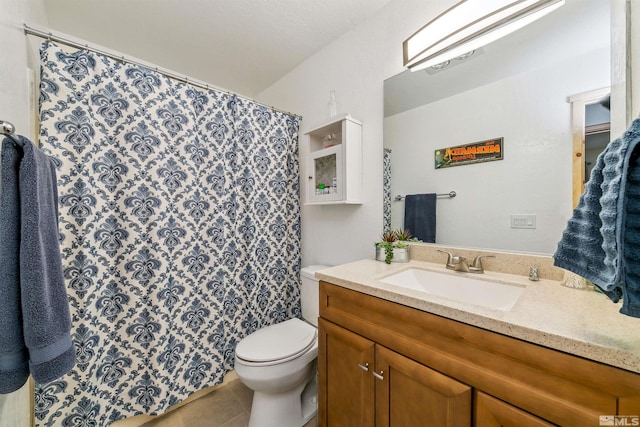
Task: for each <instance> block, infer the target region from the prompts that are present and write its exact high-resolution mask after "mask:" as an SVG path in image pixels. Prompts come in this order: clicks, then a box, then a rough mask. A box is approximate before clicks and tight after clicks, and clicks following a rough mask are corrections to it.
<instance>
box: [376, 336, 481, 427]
mask: <svg viewBox="0 0 640 427" xmlns="http://www.w3.org/2000/svg"><path fill="white" fill-rule="evenodd" d="M375 374H376V375H375V376H376V385H375V387H376V426H383V427H387V426H393V427H403V426H406V427H415V426H439V427H450V426H451V427H453V426H465V427H468V426H470V425H471V388H470V387H469V386H467V385H466V384H463V383H461V382H459V381H456V380H454V379H452V378H450V377H447V376H446V375H443V374H441V373H439V372H437V371H434V370H433V369H430V368H428V367H426V366H424V365H421V364H419V363H417V362H415V361H413V360H411V359H409V358H407V357H405V356H402V355H401V354H398V353H396V352H394V351H391V350H389V349H387V348H385V347H383V346H381V345H379V344H378V345H377V346H376V370H375Z"/></svg>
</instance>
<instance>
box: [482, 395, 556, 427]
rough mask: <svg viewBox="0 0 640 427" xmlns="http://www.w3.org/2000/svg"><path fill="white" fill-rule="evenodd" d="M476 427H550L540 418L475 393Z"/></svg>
mask: <svg viewBox="0 0 640 427" xmlns="http://www.w3.org/2000/svg"><path fill="white" fill-rule="evenodd" d="M475 425H476V427H551V426H554V425H555V424H550V423H548V422H546V421H544V420H543V419H541V418H538V417H536V416H535V415H532V414H530V413H528V412H525V411H522V410H520V409H518V408H516V407H515V406H511V405H509V404H508V403H506V402H503V401H502V400H498V399H496V398H495V397H492V396H489V395H488V394H485V393H482V392H479V391H477V392H476V422H475Z"/></svg>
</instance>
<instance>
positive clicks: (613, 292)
mask: <svg viewBox="0 0 640 427" xmlns="http://www.w3.org/2000/svg"><path fill="white" fill-rule="evenodd" d="M638 142H640V119H636V120H635V121H634V122H633V123H632V124H631V126H630V127H629V129H628V130H627V131H626V132H625V133H624V135H623V136H622V137H621V138H618V139H616V140H614V141H612V142H611V143H609V145H607V147H606V148H605V150H604V151H603V152H602V153H601V154H600V156H598V160H597V162H596V166H595V167H594V168H593V170H592V171H591V176H590V179H589V182H588V183H587V184H586V186H585V191H584V193H583V195H582V196H581V197H580V201H579V203H578V206H577V207H576V209H575V210H574V212H573V217H572V218H571V219H570V220H569V222H568V224H567V228H566V230H565V231H564V233H563V235H562V239H561V240H560V242H559V243H558V249H557V251H556V253H555V254H554V264H555V265H557V266H558V267H562V268H564V269H566V270H569V271H572V272H574V273H576V274H578V275H580V276H582V277H585V278H586V279H588V280H590V281H591V282H593V283H594V284H595V285H597V286H598V287H599V288H600V289H602V291H603V292H604V293H605V294H606V295H607V296H608V297H609V298H610V299H611V300H612V301H614V302H617V301H618V300H619V299H620V298H622V297H623V296H624V302H623V307H622V309H621V310H620V311H621V312H622V313H624V314H628V315H631V316H635V317H640V281H638V280H636V278H637V277H638V274H640V258H638V256H639V255H640V253H639V251H638V250H637V248H638V242H640V227H638V222H639V221H640V197H638V193H639V189H638V184H639V180H640V165H639V164H638V160H637V158H638V150H635V149H636V146H637V145H638ZM638 148H640V147H638Z"/></svg>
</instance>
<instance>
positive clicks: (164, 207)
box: [35, 41, 300, 426]
mask: <svg viewBox="0 0 640 427" xmlns="http://www.w3.org/2000/svg"><path fill="white" fill-rule="evenodd" d="M41 65H42V71H41V92H40V120H41V129H40V144H41V147H42V148H43V149H44V150H45V151H47V152H48V154H49V155H51V156H52V157H53V158H54V159H55V160H56V161H57V167H58V185H59V203H60V235H61V242H62V253H63V265H64V274H65V278H66V281H67V287H68V294H69V300H70V305H71V311H72V323H73V330H72V336H73V341H74V344H75V348H76V355H77V364H76V367H75V369H74V370H73V371H72V372H71V373H70V374H69V375H67V376H65V377H63V378H62V379H60V380H58V381H54V382H52V383H49V384H37V385H36V396H35V401H36V409H35V410H36V420H37V423H38V425H45V426H52V425H64V426H75V425H83V426H85V425H86V426H90V425H95V426H104V425H108V424H110V423H111V422H112V421H114V420H117V419H121V418H124V417H129V416H132V415H135V414H140V413H147V414H157V413H162V412H164V411H165V410H166V409H167V408H168V407H169V406H171V405H173V404H175V403H177V402H179V401H181V400H182V399H184V398H185V397H187V396H188V395H189V394H191V393H193V392H195V391H196V390H199V389H201V388H203V387H205V386H208V385H214V384H217V383H219V382H221V381H222V379H223V376H224V373H225V372H226V371H228V370H229V369H231V368H232V365H233V355H234V349H235V345H236V343H237V342H238V341H239V340H240V339H241V338H243V337H244V336H246V335H247V334H249V333H251V332H253V331H255V330H256V329H258V328H260V327H262V326H265V325H269V324H272V323H276V322H280V321H282V320H285V319H287V318H290V317H298V316H299V315H300V307H299V301H300V299H299V281H298V273H299V269H300V206H299V205H300V203H299V188H298V186H299V166H298V156H297V154H298V145H297V144H298V139H297V134H298V125H299V123H298V118H297V117H295V116H290V115H287V114H284V113H280V112H275V111H273V110H272V109H269V108H266V107H264V106H261V105H258V104H256V103H254V102H252V101H247V100H245V99H241V98H239V97H237V96H234V95H230V94H227V93H224V92H221V91H217V90H203V89H197V88H195V87H193V86H191V85H188V84H184V83H182V82H178V81H175V80H172V79H170V78H168V77H164V76H161V75H160V74H158V73H156V72H154V71H152V70H150V69H148V68H144V67H141V66H137V65H131V64H127V63H123V62H121V61H117V60H113V59H110V58H108V57H106V56H104V55H101V54H98V53H94V52H89V51H86V50H74V49H72V48H68V47H61V46H56V45H55V44H53V43H51V42H48V41H47V42H44V43H43V45H42V49H41Z"/></svg>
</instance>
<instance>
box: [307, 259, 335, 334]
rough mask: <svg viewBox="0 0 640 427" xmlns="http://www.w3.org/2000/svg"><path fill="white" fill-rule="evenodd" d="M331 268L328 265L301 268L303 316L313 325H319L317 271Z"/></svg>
mask: <svg viewBox="0 0 640 427" xmlns="http://www.w3.org/2000/svg"><path fill="white" fill-rule="evenodd" d="M325 268H329V266H328V265H310V266H308V267H303V268H302V269H301V270H300V280H301V281H302V287H301V288H300V300H301V305H302V317H303V318H304V320H306V321H307V322H309V323H311V324H312V325H315V326H318V316H319V312H320V309H319V306H320V297H319V289H318V279H316V277H315V272H316V271H318V270H322V269H325Z"/></svg>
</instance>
